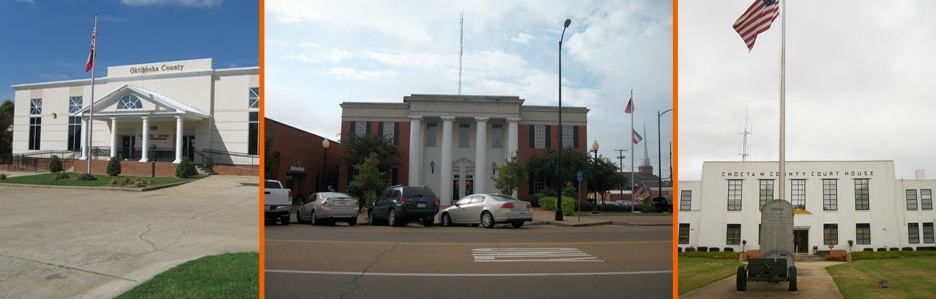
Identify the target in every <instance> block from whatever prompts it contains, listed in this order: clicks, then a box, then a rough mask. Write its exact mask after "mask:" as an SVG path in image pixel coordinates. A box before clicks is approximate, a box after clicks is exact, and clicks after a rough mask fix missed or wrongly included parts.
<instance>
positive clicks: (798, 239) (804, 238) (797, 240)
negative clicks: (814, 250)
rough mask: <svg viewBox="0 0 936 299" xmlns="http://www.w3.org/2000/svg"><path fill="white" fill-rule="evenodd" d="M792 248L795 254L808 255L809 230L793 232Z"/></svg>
mask: <svg viewBox="0 0 936 299" xmlns="http://www.w3.org/2000/svg"><path fill="white" fill-rule="evenodd" d="M793 246H794V250H795V251H796V253H807V254H808V253H809V230H805V229H798V230H794V231H793Z"/></svg>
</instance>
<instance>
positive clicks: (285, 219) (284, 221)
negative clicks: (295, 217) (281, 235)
mask: <svg viewBox="0 0 936 299" xmlns="http://www.w3.org/2000/svg"><path fill="white" fill-rule="evenodd" d="M280 223H282V224H283V225H289V213H286V215H283V216H282V217H280Z"/></svg>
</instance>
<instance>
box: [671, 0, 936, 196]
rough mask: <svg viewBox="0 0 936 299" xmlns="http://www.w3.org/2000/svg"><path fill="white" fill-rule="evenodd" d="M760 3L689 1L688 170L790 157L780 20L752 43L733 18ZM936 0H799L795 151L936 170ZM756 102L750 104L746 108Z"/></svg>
mask: <svg viewBox="0 0 936 299" xmlns="http://www.w3.org/2000/svg"><path fill="white" fill-rule="evenodd" d="M751 2H752V1H751V0H731V1H681V2H680V3H679V7H678V9H679V22H678V24H679V28H678V30H679V34H678V39H679V43H678V46H679V49H678V55H679V58H678V59H679V61H678V62H679V63H678V67H679V73H678V76H679V81H678V84H679V87H678V88H679V103H678V104H679V119H678V122H679V123H678V125H679V127H678V128H679V179H680V180H698V179H699V178H700V177H701V168H702V162H703V161H740V160H741V156H740V155H739V152H740V151H739V146H740V144H741V135H740V134H739V132H740V131H741V130H742V129H743V128H742V127H743V123H744V119H745V113H746V112H747V113H748V114H749V115H750V126H751V127H752V129H753V134H752V135H750V136H749V139H748V140H749V143H750V146H751V155H750V156H749V157H748V161H777V159H778V157H779V119H780V117H779V115H780V113H779V109H780V108H779V107H780V106H779V98H780V87H779V86H780V83H779V81H780V79H779V74H780V67H779V65H780V37H781V34H780V33H781V30H780V29H781V22H782V20H781V18H782V16H781V17H779V18H777V20H776V21H775V22H774V23H773V26H772V27H771V29H770V30H768V31H767V32H765V33H763V34H761V35H760V36H759V37H758V39H757V43H756V44H755V45H754V49H753V51H750V52H748V49H747V48H746V47H745V46H744V43H743V41H742V40H741V38H740V37H739V36H738V34H737V33H736V32H735V31H734V29H733V28H732V27H731V26H732V24H733V23H734V21H735V20H736V19H737V18H738V17H739V16H740V15H741V14H742V13H743V12H744V10H746V9H747V8H748V6H749V5H750V4H751ZM934 11H936V2H933V1H923V0H920V1H916V0H908V1H896V2H894V1H890V2H881V1H871V0H849V1H845V0H836V1H790V2H789V5H788V6H787V7H786V12H787V18H786V21H787V28H786V123H787V127H786V158H787V161H803V160H807V161H808V160H893V161H894V162H895V164H896V175H897V177H898V178H913V177H914V170H915V169H926V170H927V172H928V173H929V176H930V177H936V151H934V149H936V138H930V137H931V135H933V134H932V133H933V132H936V123H934V122H933V119H934V118H933V114H934V113H936V101H934V99H936V92H934V91H933V88H932V86H933V84H934V82H936V75H934V71H933V67H934V66H936V57H934V55H933V53H936V19H934V18H933V17H932V12H934ZM745 107H747V110H746V109H745Z"/></svg>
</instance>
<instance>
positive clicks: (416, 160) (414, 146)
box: [409, 116, 422, 186]
mask: <svg viewBox="0 0 936 299" xmlns="http://www.w3.org/2000/svg"><path fill="white" fill-rule="evenodd" d="M409 131H410V136H409V137H410V141H409V185H411V186H418V185H421V184H422V182H420V178H421V177H422V176H421V175H420V173H421V172H422V116H410V130H409Z"/></svg>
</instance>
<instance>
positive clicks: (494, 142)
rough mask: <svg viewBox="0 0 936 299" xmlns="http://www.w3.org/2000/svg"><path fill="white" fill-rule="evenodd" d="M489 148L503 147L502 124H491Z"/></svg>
mask: <svg viewBox="0 0 936 299" xmlns="http://www.w3.org/2000/svg"><path fill="white" fill-rule="evenodd" d="M491 148H504V125H491Z"/></svg>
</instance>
